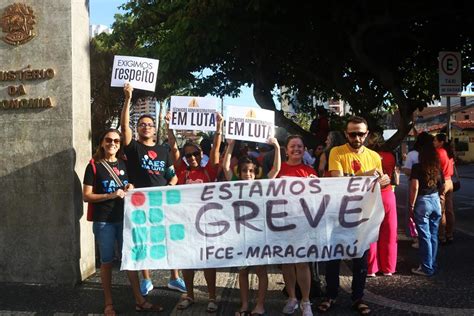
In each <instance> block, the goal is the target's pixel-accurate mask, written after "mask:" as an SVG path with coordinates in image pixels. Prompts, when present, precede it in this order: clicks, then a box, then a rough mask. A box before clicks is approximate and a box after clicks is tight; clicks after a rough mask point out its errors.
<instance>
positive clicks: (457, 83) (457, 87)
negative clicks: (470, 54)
mask: <svg viewBox="0 0 474 316" xmlns="http://www.w3.org/2000/svg"><path fill="white" fill-rule="evenodd" d="M461 91H462V82H461V53H459V52H440V53H439V95H440V96H459V95H460V94H461Z"/></svg>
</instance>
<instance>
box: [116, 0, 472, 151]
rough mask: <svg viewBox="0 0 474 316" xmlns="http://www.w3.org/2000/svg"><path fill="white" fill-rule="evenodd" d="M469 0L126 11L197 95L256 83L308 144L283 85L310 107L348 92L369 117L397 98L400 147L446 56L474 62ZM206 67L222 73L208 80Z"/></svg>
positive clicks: (166, 4) (281, 119)
mask: <svg viewBox="0 0 474 316" xmlns="http://www.w3.org/2000/svg"><path fill="white" fill-rule="evenodd" d="M468 5H469V2H467V1H458V2H455V3H448V2H446V3H443V4H437V5H433V3H432V2H429V1H426V0H424V1H401V2H400V1H399V2H396V3H392V2H385V1H367V0H366V1H352V2H349V1H317V2H316V1H310V2H305V3H298V4H295V3H293V2H289V1H285V2H282V1H278V2H275V1H269V0H235V1H218V0H206V1H204V0H202V1H200V0H194V1H189V0H173V1H170V0H167V1H164V0H163V1H156V0H154V1H152V0H148V1H132V2H129V3H128V4H126V5H125V6H124V8H125V9H126V10H128V13H127V14H126V17H127V18H128V19H131V20H132V23H131V26H132V28H133V33H134V34H137V35H138V36H139V38H140V39H141V41H142V42H143V43H144V50H145V51H147V54H148V55H152V56H157V57H159V59H160V72H161V73H160V75H161V76H162V77H163V78H166V80H167V82H176V80H177V78H183V79H184V80H186V82H193V92H194V93H199V94H202V95H204V94H206V93H211V94H214V95H218V96H223V95H231V96H235V95H238V93H239V92H240V91H239V87H241V86H242V85H249V86H250V85H253V91H254V97H255V100H256V102H257V103H258V104H259V105H260V106H261V107H262V108H264V109H270V110H274V111H275V113H276V123H277V125H280V126H285V127H286V128H287V129H288V130H289V131H290V132H292V133H299V134H302V135H303V136H304V137H305V141H306V143H307V144H308V145H311V144H312V143H313V139H312V138H311V137H310V134H309V133H308V132H307V131H305V130H304V129H302V128H301V127H300V126H298V125H297V124H295V123H294V122H293V121H292V120H291V119H289V118H287V117H285V115H284V113H283V112H282V111H276V109H275V104H274V102H273V98H272V91H273V90H274V88H275V87H282V86H285V87H286V88H287V89H289V91H290V92H291V93H296V94H297V96H298V99H299V101H300V102H299V103H300V104H302V106H301V108H300V110H301V111H304V110H305V107H306V109H307V108H308V107H311V106H312V102H308V101H310V100H312V99H313V98H315V97H316V98H319V99H323V100H324V99H329V98H337V97H341V98H342V99H344V100H345V101H347V102H349V103H350V105H351V106H352V109H353V111H354V113H355V114H359V115H362V116H365V117H368V116H370V114H371V113H373V112H374V110H375V109H380V108H381V109H385V108H387V107H388V106H392V105H393V104H396V105H397V106H398V110H399V113H400V117H401V124H400V126H399V131H398V133H396V134H395V135H394V137H392V139H391V140H390V142H389V144H390V145H391V146H392V147H394V146H395V145H396V144H398V143H399V142H400V140H401V139H403V138H404V137H405V136H406V134H407V133H408V131H409V129H410V128H411V126H412V124H413V122H412V114H413V112H414V111H415V110H416V109H422V108H423V107H425V106H426V104H427V103H428V102H431V101H432V100H433V98H434V97H436V96H437V72H436V71H437V55H438V52H439V51H440V50H461V51H462V52H463V55H464V56H469V59H468V60H467V61H468V63H469V64H470V65H472V63H473V61H472V34H471V32H470V30H471V29H472V26H473V25H472V24H473V22H472V19H471V18H470V17H469V6H468ZM446 19H449V21H450V22H449V23H445V21H446ZM433 34H437V35H438V36H433ZM439 38H442V40H439ZM465 62H466V59H465ZM205 69H210V70H211V71H212V74H211V75H207V76H204V75H203V73H204V70H205ZM466 69H468V68H466ZM464 76H472V73H465V74H464ZM379 112H380V111H379Z"/></svg>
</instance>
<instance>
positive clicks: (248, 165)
mask: <svg viewBox="0 0 474 316" xmlns="http://www.w3.org/2000/svg"><path fill="white" fill-rule="evenodd" d="M268 142H269V143H270V144H272V145H273V147H275V151H274V153H275V154H274V158H273V168H272V169H271V170H270V172H269V173H268V175H267V178H268V179H274V178H276V176H277V174H278V172H279V171H280V165H281V161H280V160H281V159H280V154H279V153H280V146H279V145H278V141H277V139H276V138H273V137H272V138H269V139H268ZM234 145H235V140H229V144H228V146H227V149H226V152H225V155H224V163H223V169H224V175H225V178H226V180H227V181H230V180H249V181H252V180H255V177H256V175H257V174H258V173H259V171H258V170H259V169H260V166H259V165H258V163H257V161H256V160H255V159H253V158H250V157H249V156H242V157H241V158H240V159H239V161H238V163H237V177H235V176H234V173H233V172H232V169H231V166H230V165H231V164H230V161H231V159H232V152H233V150H234ZM255 272H256V273H257V277H258V295H257V305H255V307H254V309H253V310H252V312H250V311H249V267H241V268H239V286H240V301H241V302H242V305H241V307H240V310H239V312H237V313H235V315H236V316H251V315H253V316H257V315H265V294H266V292H267V287H268V275H267V267H266V266H256V267H255Z"/></svg>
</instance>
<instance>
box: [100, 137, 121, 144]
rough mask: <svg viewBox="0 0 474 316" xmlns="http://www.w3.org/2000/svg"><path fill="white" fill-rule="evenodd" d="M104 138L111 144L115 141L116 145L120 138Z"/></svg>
mask: <svg viewBox="0 0 474 316" xmlns="http://www.w3.org/2000/svg"><path fill="white" fill-rule="evenodd" d="M104 140H105V142H106V143H107V144H112V143H115V144H116V145H118V144H120V138H110V137H106V138H104Z"/></svg>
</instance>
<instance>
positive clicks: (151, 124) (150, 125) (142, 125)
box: [138, 123, 155, 128]
mask: <svg viewBox="0 0 474 316" xmlns="http://www.w3.org/2000/svg"><path fill="white" fill-rule="evenodd" d="M147 126H148V127H150V128H153V127H155V124H153V123H140V124H138V127H141V128H144V127H147Z"/></svg>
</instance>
